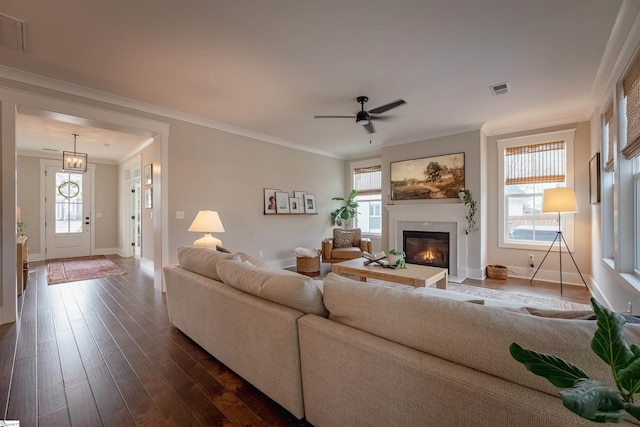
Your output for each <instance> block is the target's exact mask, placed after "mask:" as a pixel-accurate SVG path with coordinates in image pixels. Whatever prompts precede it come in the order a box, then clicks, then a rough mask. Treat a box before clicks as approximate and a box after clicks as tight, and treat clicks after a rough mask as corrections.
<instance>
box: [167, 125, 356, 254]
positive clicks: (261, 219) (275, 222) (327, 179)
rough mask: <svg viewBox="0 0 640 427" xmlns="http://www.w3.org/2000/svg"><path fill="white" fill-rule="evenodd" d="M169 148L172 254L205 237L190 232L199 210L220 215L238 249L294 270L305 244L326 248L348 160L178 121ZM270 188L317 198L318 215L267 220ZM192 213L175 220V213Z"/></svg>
mask: <svg viewBox="0 0 640 427" xmlns="http://www.w3.org/2000/svg"><path fill="white" fill-rule="evenodd" d="M170 139H171V144H170V146H169V195H170V196H169V217H168V226H169V244H170V247H169V254H170V257H171V261H175V253H176V250H177V248H178V247H179V246H182V245H191V244H192V243H193V241H194V240H196V239H198V238H200V237H201V235H200V234H198V233H190V232H188V231H187V229H188V228H189V226H190V225H191V222H192V221H193V219H194V218H195V216H196V214H197V213H198V211H200V210H204V209H211V210H215V211H218V213H219V214H220V218H221V220H222V223H223V225H224V228H225V233H221V234H219V235H217V236H216V237H218V238H219V239H221V240H222V241H223V243H224V246H225V247H226V248H228V249H229V250H231V251H244V252H247V253H249V254H251V255H253V256H256V257H258V256H259V255H260V251H262V255H263V259H264V260H265V261H273V262H275V263H277V264H279V265H281V264H284V265H287V264H288V265H291V264H292V263H293V264H295V259H294V256H293V254H292V252H291V251H292V250H293V249H295V248H296V247H298V246H302V247H308V248H316V249H319V248H320V246H321V245H320V244H321V241H322V239H323V238H325V237H329V236H330V235H331V229H332V227H331V225H330V223H329V213H330V211H331V210H333V209H335V208H336V207H337V202H334V201H331V198H332V197H336V196H342V195H343V194H344V188H345V161H344V160H338V159H334V158H329V157H324V156H320V155H317V154H311V153H307V152H303V151H299V150H295V149H292V148H287V147H283V146H279V145H274V144H269V143H265V142H262V141H258V140H255V139H252V138H248V137H243V136H239V135H233V134H230V133H226V132H223V131H219V130H215V129H210V128H206V127H203V126H195V125H191V124H188V123H184V122H172V124H171V136H170ZM264 188H278V189H280V190H282V191H286V192H288V193H289V194H291V196H293V192H294V191H306V192H307V193H312V194H315V196H316V205H317V211H318V214H317V215H263V210H264V201H263V189H264ZM177 211H182V212H184V213H185V218H184V219H176V212H177Z"/></svg>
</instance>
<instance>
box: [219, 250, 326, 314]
mask: <svg viewBox="0 0 640 427" xmlns="http://www.w3.org/2000/svg"><path fill="white" fill-rule="evenodd" d="M218 274H219V275H220V277H221V279H222V281H223V282H224V283H226V284H227V285H229V286H231V287H234V288H236V289H240V290H242V291H244V292H247V293H250V294H252V295H255V296H258V297H260V298H264V299H267V300H269V301H273V302H276V303H278V304H282V305H285V306H287V307H291V308H295V309H296V310H300V311H302V312H303V313H312V314H317V315H320V316H326V315H327V310H326V309H325V307H324V304H323V302H322V292H321V291H320V289H319V288H318V286H316V284H315V283H314V281H313V279H311V278H310V277H307V276H304V275H302V274H298V273H294V272H291V271H283V270H279V269H276V268H270V269H260V268H258V267H254V266H252V265H249V264H246V263H244V262H242V263H241V262H237V261H233V260H226V261H220V262H219V263H218Z"/></svg>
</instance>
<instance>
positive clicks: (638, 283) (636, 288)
mask: <svg viewBox="0 0 640 427" xmlns="http://www.w3.org/2000/svg"><path fill="white" fill-rule="evenodd" d="M602 263H603V264H604V265H605V266H606V267H607V268H608V270H609V273H610V274H611V275H613V276H614V277H615V278H616V281H617V282H618V283H620V284H621V285H622V286H624V287H625V288H626V289H627V290H630V291H632V292H640V277H639V276H638V275H637V274H636V273H620V272H618V271H616V270H615V267H614V262H613V259H612V258H602Z"/></svg>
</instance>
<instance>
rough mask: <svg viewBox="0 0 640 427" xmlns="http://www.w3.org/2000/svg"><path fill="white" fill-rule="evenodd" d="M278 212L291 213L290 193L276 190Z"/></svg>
mask: <svg viewBox="0 0 640 427" xmlns="http://www.w3.org/2000/svg"><path fill="white" fill-rule="evenodd" d="M276 212H277V213H289V193H285V192H284V191H276Z"/></svg>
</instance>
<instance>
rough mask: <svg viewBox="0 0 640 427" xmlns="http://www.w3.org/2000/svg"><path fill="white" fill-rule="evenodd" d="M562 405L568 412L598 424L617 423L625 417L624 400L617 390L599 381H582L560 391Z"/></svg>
mask: <svg viewBox="0 0 640 427" xmlns="http://www.w3.org/2000/svg"><path fill="white" fill-rule="evenodd" d="M560 395H561V396H562V404H563V405H564V406H565V407H566V408H567V409H569V410H570V411H572V412H574V413H576V414H578V415H580V416H581V417H582V418H586V419H588V420H591V421H596V422H599V423H619V422H620V421H622V419H623V418H624V416H625V413H624V411H623V409H624V400H623V399H622V395H621V394H620V392H618V391H617V390H614V389H612V388H611V387H608V386H606V385H604V384H603V383H601V382H600V381H596V380H590V379H583V380H580V381H578V382H577V383H576V385H575V387H573V388H572V389H570V390H565V391H561V392H560Z"/></svg>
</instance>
